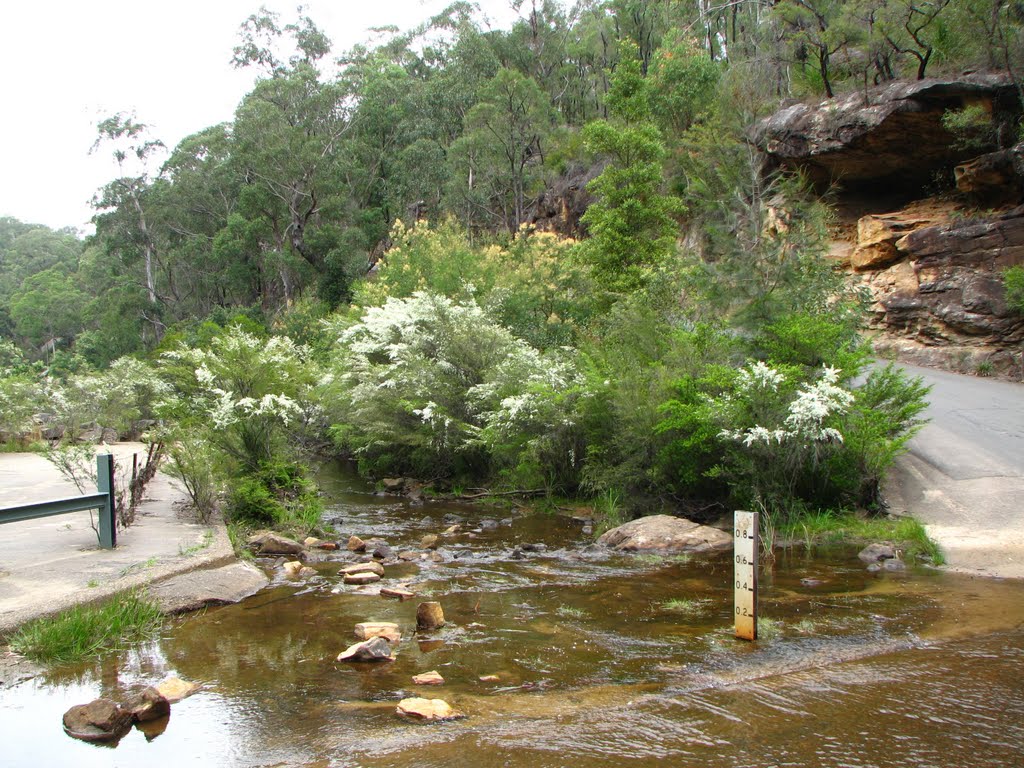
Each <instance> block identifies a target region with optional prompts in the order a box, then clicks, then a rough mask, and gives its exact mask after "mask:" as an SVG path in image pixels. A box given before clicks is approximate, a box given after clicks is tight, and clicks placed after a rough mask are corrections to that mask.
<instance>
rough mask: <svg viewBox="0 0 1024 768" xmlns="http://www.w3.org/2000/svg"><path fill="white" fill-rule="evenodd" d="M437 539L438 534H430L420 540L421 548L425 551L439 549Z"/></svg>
mask: <svg viewBox="0 0 1024 768" xmlns="http://www.w3.org/2000/svg"><path fill="white" fill-rule="evenodd" d="M437 539H438V536H437V534H436V533H428V534H427V535H426V536H424V537H423V538H422V539H420V546H421V547H423V549H437Z"/></svg>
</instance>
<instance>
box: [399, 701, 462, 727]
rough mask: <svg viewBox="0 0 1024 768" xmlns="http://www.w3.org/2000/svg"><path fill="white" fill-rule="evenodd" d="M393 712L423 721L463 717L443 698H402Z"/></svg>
mask: <svg viewBox="0 0 1024 768" xmlns="http://www.w3.org/2000/svg"><path fill="white" fill-rule="evenodd" d="M395 714H397V715H401V716H403V717H411V718H413V719H414V720H422V721H423V722H437V721H439V720H455V719H456V718H460V717H465V715H463V714H462V713H461V712H457V711H455V710H454V709H452V706H451V704H449V703H448V702H447V701H444V700H443V699H421V698H411V699H402V700H401V701H400V702H398V709H396V710H395Z"/></svg>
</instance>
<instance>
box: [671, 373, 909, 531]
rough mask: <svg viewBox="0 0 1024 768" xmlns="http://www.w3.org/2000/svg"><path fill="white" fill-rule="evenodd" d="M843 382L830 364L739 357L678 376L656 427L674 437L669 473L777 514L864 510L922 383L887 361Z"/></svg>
mask: <svg viewBox="0 0 1024 768" xmlns="http://www.w3.org/2000/svg"><path fill="white" fill-rule="evenodd" d="M859 373H860V371H859V370H854V372H853V375H854V376H856V375H857V374H859ZM850 381H851V377H847V378H846V379H845V380H844V378H843V372H841V371H840V370H839V369H838V368H833V367H829V366H822V367H820V368H817V369H815V368H810V367H808V366H805V365H782V364H774V365H770V364H768V363H764V362H748V363H747V365H745V366H744V367H743V368H741V369H739V370H734V371H729V370H727V369H724V368H719V369H717V370H714V371H710V370H709V372H708V375H706V376H705V377H704V378H703V379H700V380H689V381H683V382H680V383H679V385H678V397H677V399H675V400H673V401H671V402H669V403H667V404H666V406H665V407H664V408H663V411H664V413H665V414H666V418H665V419H664V420H663V421H662V423H661V424H660V425H659V429H660V430H661V431H662V432H663V433H666V434H670V435H671V436H672V437H673V442H672V443H671V444H670V445H671V446H672V448H673V451H672V453H671V455H672V457H674V458H676V459H678V460H679V462H680V464H681V465H682V469H681V470H680V471H679V472H678V474H677V475H676V477H677V478H678V479H679V480H680V481H682V482H683V484H684V485H687V486H689V487H690V488H693V487H697V486H699V485H700V484H701V483H702V482H704V483H705V487H706V485H707V482H706V481H707V480H708V479H710V480H711V481H712V482H721V483H725V484H726V486H727V488H728V489H729V490H730V491H731V496H732V500H733V502H735V503H736V504H737V505H742V506H747V505H751V504H758V503H760V504H762V505H764V508H765V509H766V510H767V511H768V512H769V513H771V514H775V513H780V514H781V515H782V516H783V517H785V516H787V515H790V514H791V513H794V512H796V511H798V510H799V508H800V507H801V506H804V505H810V506H829V505H832V506H842V505H848V504H857V505H862V506H870V505H871V504H873V503H875V502H877V500H878V499H877V496H878V484H879V482H880V479H881V477H882V475H883V474H884V472H885V470H886V469H888V467H889V466H890V465H891V463H892V461H893V460H894V459H895V457H896V456H897V455H898V454H899V452H900V451H901V450H902V449H903V446H904V445H905V443H906V441H907V440H908V439H909V438H910V436H911V435H912V434H913V433H914V431H915V430H916V428H917V427H918V425H919V424H920V423H921V422H920V420H919V419H918V416H919V414H920V413H921V411H922V410H923V409H924V408H925V405H926V403H925V400H924V396H925V394H926V393H927V388H926V387H924V386H923V385H922V384H921V383H920V381H915V380H910V379H907V377H906V376H905V375H903V374H902V373H900V372H899V371H897V370H895V369H892V368H891V367H890V368H887V369H877V370H873V371H871V372H870V374H869V375H868V376H867V377H866V378H865V379H864V381H863V382H861V383H860V384H859V386H856V387H854V386H852V385H851V384H850Z"/></svg>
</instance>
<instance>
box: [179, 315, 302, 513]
mask: <svg viewBox="0 0 1024 768" xmlns="http://www.w3.org/2000/svg"><path fill="white" fill-rule="evenodd" d="M163 369H164V373H165V376H166V377H167V378H168V380H169V381H171V382H172V384H173V388H174V392H173V396H171V397H168V398H167V400H166V401H165V403H164V407H163V412H164V414H165V415H166V416H167V417H168V420H169V421H170V422H171V423H173V424H174V425H175V430H176V431H172V433H171V434H170V435H169V436H168V439H169V442H170V443H171V449H170V456H171V461H172V464H173V467H172V471H173V472H175V473H177V474H178V475H179V476H180V475H182V474H187V475H189V480H188V482H189V483H191V484H192V485H193V486H195V488H197V489H198V490H199V492H200V493H207V494H208V493H211V492H212V491H211V487H212V486H215V485H216V484H217V483H216V479H215V478H210V477H208V476H206V475H205V468H206V467H207V465H208V464H209V463H212V464H214V465H216V467H215V468H216V469H217V470H218V471H220V472H222V473H223V474H226V475H228V476H229V477H231V478H232V481H231V487H232V492H231V498H230V510H231V512H232V514H233V515H234V516H235V517H237V518H240V519H244V520H248V521H250V522H254V523H258V524H277V525H281V526H289V525H292V526H293V527H296V528H306V529H309V528H311V527H312V526H313V525H315V524H316V521H317V517H318V514H319V503H318V502H317V501H316V498H315V487H314V486H313V485H312V483H311V482H310V481H309V480H308V479H307V477H306V472H305V468H304V466H303V465H302V464H301V463H300V461H299V459H300V457H301V452H302V447H303V446H304V445H305V444H306V442H307V440H308V438H309V435H310V432H311V431H312V430H313V429H314V428H315V424H316V421H317V419H318V415H319V406H318V405H317V404H316V403H315V396H314V394H315V393H314V387H315V384H316V383H317V381H318V379H319V375H318V372H317V369H316V367H315V366H314V365H313V364H312V363H311V362H310V360H309V359H308V355H307V352H306V350H305V349H304V348H303V347H301V346H299V345H296V344H295V343H293V342H292V341H291V339H289V338H287V337H284V336H276V337H271V338H269V339H264V338H260V337H258V336H255V335H253V334H250V333H247V332H246V331H243V330H242V329H240V328H238V327H234V328H231V329H229V330H228V331H225V332H224V333H222V334H220V335H218V336H215V337H214V338H213V339H212V340H211V342H210V344H209V346H208V347H206V348H195V347H187V346H184V345H182V346H180V347H178V348H177V349H174V350H171V351H169V352H165V353H164V355H163ZM204 444H205V445H207V446H209V447H210V448H211V449H212V452H210V453H209V454H207V452H206V451H205V450H203V449H202V446H203V445H204ZM190 492H191V491H190Z"/></svg>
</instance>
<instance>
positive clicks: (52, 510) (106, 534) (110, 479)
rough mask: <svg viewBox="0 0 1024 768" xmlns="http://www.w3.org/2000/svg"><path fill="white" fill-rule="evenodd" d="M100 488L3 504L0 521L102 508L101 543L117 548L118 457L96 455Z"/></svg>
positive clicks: (28, 518)
mask: <svg viewBox="0 0 1024 768" xmlns="http://www.w3.org/2000/svg"><path fill="white" fill-rule="evenodd" d="M96 490H97V493H89V494H86V495H84V496H72V497H70V498H66V499H54V500H53V501H39V502H36V503H34V504H19V505H16V506H11V507H0V524H2V523H16V522H18V521H19V520H35V519H36V518H39V517H50V516H51V515H63V514H65V513H66V512H79V511H81V510H85V509H98V510H99V526H98V527H99V531H98V534H99V539H100V546H101V547H102V548H103V549H113V548H114V547H115V546H116V545H117V518H116V516H115V514H116V511H115V508H114V457H113V456H111V455H110V454H109V453H103V454H99V455H97V456H96Z"/></svg>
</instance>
